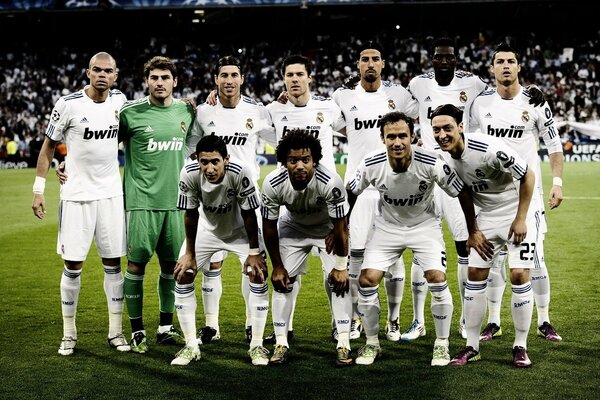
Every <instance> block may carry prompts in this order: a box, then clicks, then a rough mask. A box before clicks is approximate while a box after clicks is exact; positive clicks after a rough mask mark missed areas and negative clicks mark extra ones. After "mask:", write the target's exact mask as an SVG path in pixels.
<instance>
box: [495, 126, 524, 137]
mask: <svg viewBox="0 0 600 400" xmlns="http://www.w3.org/2000/svg"><path fill="white" fill-rule="evenodd" d="M523 128H524V127H522V126H515V125H511V126H510V128H494V127H492V126H490V125H488V128H487V133H488V135H492V136H496V137H509V138H516V139H520V138H521V137H522V136H523Z"/></svg>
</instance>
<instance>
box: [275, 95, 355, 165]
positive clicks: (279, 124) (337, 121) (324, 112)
mask: <svg viewBox="0 0 600 400" xmlns="http://www.w3.org/2000/svg"><path fill="white" fill-rule="evenodd" d="M266 109H267V110H268V111H269V115H270V117H271V122H272V124H273V126H274V127H275V133H276V136H277V142H278V143H279V141H280V140H281V139H282V138H283V137H284V136H285V135H286V134H287V133H288V132H289V131H291V130H292V129H294V128H301V129H303V130H305V131H306V132H307V133H309V134H310V135H312V136H314V137H316V138H317V139H319V142H320V143H321V148H322V154H323V158H322V159H321V161H320V163H322V164H323V165H325V166H326V167H327V168H329V169H330V170H331V171H335V170H336V168H335V156H334V152H333V131H339V130H340V129H342V128H344V127H345V126H346V123H345V121H344V117H342V111H341V110H340V107H339V106H338V105H337V104H336V103H335V102H334V101H333V100H332V99H327V98H324V97H319V96H312V97H311V98H310V100H309V101H308V103H306V105H305V106H301V107H299V106H296V105H294V104H292V102H291V101H288V102H287V103H286V104H281V103H279V102H278V101H274V102H272V103H271V104H269V105H267V106H266Z"/></svg>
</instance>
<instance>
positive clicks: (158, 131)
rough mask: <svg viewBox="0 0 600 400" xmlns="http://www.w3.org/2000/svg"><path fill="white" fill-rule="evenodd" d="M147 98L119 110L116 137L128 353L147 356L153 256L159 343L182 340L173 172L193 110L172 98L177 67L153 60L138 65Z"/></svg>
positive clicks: (179, 218)
mask: <svg viewBox="0 0 600 400" xmlns="http://www.w3.org/2000/svg"><path fill="white" fill-rule="evenodd" d="M144 78H145V82H146V84H147V85H148V90H149V93H150V94H149V96H147V97H144V98H143V99H139V100H135V101H131V102H128V103H126V104H125V106H123V109H122V110H121V115H120V121H119V137H120V138H121V139H122V140H123V142H124V144H125V176H124V186H125V210H126V212H127V223H128V228H127V232H128V235H127V242H128V253H127V258H128V264H127V273H126V274H125V285H124V292H125V301H126V303H127V312H128V313H129V319H130V322H131V331H132V339H131V342H130V344H131V350H132V351H134V352H136V353H145V352H146V351H148V344H147V341H146V330H145V328H144V323H143V315H142V311H143V295H144V274H145V271H146V265H147V263H148V261H150V258H152V255H153V254H154V252H155V251H156V254H157V256H158V261H159V264H160V276H159V279H158V295H159V307H160V320H159V326H158V330H157V333H156V342H157V343H159V344H179V343H182V342H183V338H182V337H181V335H180V334H179V333H178V332H177V331H176V329H175V328H174V327H173V313H174V312H175V294H174V292H175V280H174V278H173V270H174V268H175V263H176V262H177V259H178V254H179V251H180V249H181V245H182V243H183V241H184V239H185V228H184V226H183V212H182V211H181V210H178V209H177V195H178V185H177V184H178V182H179V172H180V170H181V168H182V167H183V163H184V149H185V142H186V138H187V136H188V132H189V129H190V127H191V125H192V123H193V121H194V111H193V108H192V107H191V106H189V105H188V104H186V103H185V102H183V101H181V100H178V99H175V98H174V97H173V88H175V87H176V86H177V67H176V65H175V63H173V61H171V60H170V59H169V58H167V57H163V56H156V57H153V58H151V59H150V60H149V61H148V62H147V63H146V64H145V65H144Z"/></svg>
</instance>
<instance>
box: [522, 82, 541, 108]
mask: <svg viewBox="0 0 600 400" xmlns="http://www.w3.org/2000/svg"><path fill="white" fill-rule="evenodd" d="M527 90H528V91H529V96H530V97H529V104H531V105H532V106H534V107H538V106H541V105H543V104H544V103H545V102H546V98H545V97H544V93H542V91H541V90H540V88H539V87H537V86H536V85H529V86H527Z"/></svg>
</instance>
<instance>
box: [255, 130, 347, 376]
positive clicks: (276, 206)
mask: <svg viewBox="0 0 600 400" xmlns="http://www.w3.org/2000/svg"><path fill="white" fill-rule="evenodd" d="M321 158H322V154H321V145H320V143H319V141H318V140H317V139H316V138H315V137H314V136H311V135H309V134H307V133H305V132H303V131H302V130H297V129H294V130H292V131H291V132H290V133H288V134H287V135H286V136H284V137H283V139H282V140H281V142H279V145H278V146H277V161H278V162H279V163H281V167H279V168H278V169H276V170H274V171H272V172H271V173H269V174H268V175H267V176H266V177H265V179H264V181H263V186H262V204H261V213H262V216H263V234H264V240H265V245H266V247H267V250H268V251H269V256H270V258H271V263H272V265H273V270H272V273H271V281H272V283H273V289H274V290H275V293H274V295H273V300H272V304H271V307H272V319H273V326H274V329H275V340H276V343H275V350H274V352H273V356H272V357H271V360H270V362H271V363H272V364H283V363H285V362H286V361H287V359H288V355H289V342H288V339H287V332H288V323H289V320H290V315H291V311H292V305H293V302H292V298H291V297H292V296H291V291H292V287H293V284H294V281H295V280H296V277H297V276H298V275H300V274H304V273H306V268H307V264H306V260H307V257H308V255H309V254H310V252H311V249H312V248H313V247H317V248H318V249H319V256H320V257H321V262H322V263H323V268H324V270H325V272H326V273H327V276H328V279H329V284H330V285H331V290H332V291H333V293H335V296H332V298H331V311H332V313H333V318H334V321H335V324H336V326H337V330H338V339H337V345H336V352H337V358H336V363H337V364H338V365H340V366H347V365H351V364H352V363H353V360H352V357H351V355H350V338H349V332H350V317H351V315H352V300H351V298H350V296H349V295H348V294H347V292H348V290H349V278H348V267H347V261H348V222H347V219H346V214H347V213H348V207H349V205H348V202H347V200H346V195H345V193H346V192H345V189H344V184H343V183H342V179H341V178H340V177H339V176H338V175H337V174H336V173H335V172H333V171H330V170H329V169H327V168H326V167H324V166H322V165H320V164H319V161H320V160H321ZM282 206H284V207H285V209H286V212H285V213H280V209H281V207H282ZM332 253H333V254H332Z"/></svg>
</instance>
